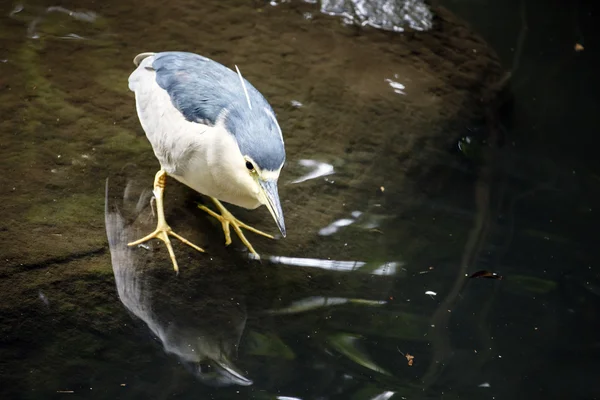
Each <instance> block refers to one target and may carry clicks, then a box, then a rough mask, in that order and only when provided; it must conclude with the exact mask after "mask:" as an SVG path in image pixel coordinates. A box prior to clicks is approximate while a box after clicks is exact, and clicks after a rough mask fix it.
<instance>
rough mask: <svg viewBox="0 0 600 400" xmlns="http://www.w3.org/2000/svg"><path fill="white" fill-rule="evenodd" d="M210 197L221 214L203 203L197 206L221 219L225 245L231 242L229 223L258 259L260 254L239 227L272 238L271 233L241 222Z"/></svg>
mask: <svg viewBox="0 0 600 400" xmlns="http://www.w3.org/2000/svg"><path fill="white" fill-rule="evenodd" d="M211 199H212V201H213V202H214V203H215V204H216V206H217V208H218V209H219V211H220V212H221V214H217V213H216V212H214V211H213V210H211V209H210V208H208V207H206V206H203V205H199V206H198V208H200V209H201V210H204V211H206V212H207V213H209V214H210V215H212V216H213V217H215V218H216V219H218V220H219V221H221V225H222V226H223V233H225V246H229V245H230V244H231V232H230V230H229V225H231V226H233V229H234V230H235V232H236V233H237V235H238V236H239V238H240V240H241V241H242V243H244V245H245V246H246V247H247V248H248V250H250V252H251V253H252V254H254V255H255V256H256V257H257V258H259V259H260V256H259V255H258V253H257V252H256V251H255V250H254V247H252V245H251V244H250V242H249V241H248V239H246V236H244V233H243V232H242V229H241V228H244V229H247V230H249V231H251V232H254V233H257V234H259V235H262V236H265V237H268V238H270V239H274V237H273V236H272V235H269V234H268V233H265V232H262V231H259V230H258V229H256V228H253V227H251V226H250V225H247V224H245V223H243V222H242V221H240V220H239V219H237V218H236V217H234V216H233V214H231V213H230V212H229V211H228V210H227V209H226V208H225V206H223V204H221V202H220V201H219V200H217V199H215V198H213V197H211Z"/></svg>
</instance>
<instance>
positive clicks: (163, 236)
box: [127, 223, 204, 272]
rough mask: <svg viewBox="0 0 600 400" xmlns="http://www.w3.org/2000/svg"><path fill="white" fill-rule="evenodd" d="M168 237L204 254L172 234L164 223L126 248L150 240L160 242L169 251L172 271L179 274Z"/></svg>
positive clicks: (192, 244) (196, 247) (184, 239)
mask: <svg viewBox="0 0 600 400" xmlns="http://www.w3.org/2000/svg"><path fill="white" fill-rule="evenodd" d="M169 235H170V236H173V237H175V238H177V239H179V240H181V241H182V242H183V243H185V244H187V245H188V246H190V247H192V248H193V249H196V250H198V251H200V252H202V253H204V250H203V249H202V248H201V247H198V246H196V245H195V244H194V243H192V242H190V241H189V240H187V239H186V238H184V237H183V236H180V235H178V234H177V233H175V232H173V230H172V229H171V227H170V226H169V225H167V224H166V223H163V224H161V223H159V224H158V225H157V227H156V230H155V231H154V232H152V233H151V234H149V235H148V236H144V237H143V238H141V239H139V240H136V241H135V242H131V243H127V245H128V246H137V245H138V244H141V243H144V242H147V241H148V240H150V239H160V240H162V241H163V242H164V243H165V245H166V246H167V250H168V251H169V256H170V257H171V261H172V262H173V269H174V270H175V272H179V266H178V265H177V259H176V258H175V253H174V252H173V246H172V245H171V240H170V239H169Z"/></svg>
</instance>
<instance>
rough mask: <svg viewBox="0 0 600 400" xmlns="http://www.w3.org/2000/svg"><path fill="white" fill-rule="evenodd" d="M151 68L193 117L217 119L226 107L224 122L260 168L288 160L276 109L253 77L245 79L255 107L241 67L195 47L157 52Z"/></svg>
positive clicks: (204, 121) (183, 110)
mask: <svg viewBox="0 0 600 400" xmlns="http://www.w3.org/2000/svg"><path fill="white" fill-rule="evenodd" d="M152 68H153V69H154V70H155V71H156V81H157V83H158V85H159V86H160V87H161V88H163V89H164V90H166V91H167V93H169V96H170V97H171V101H172V103H173V105H174V106H175V108H177V109H178V110H179V111H180V112H181V113H182V114H183V116H184V117H185V118H186V119H187V120H188V121H191V122H197V123H202V124H206V125H211V126H212V125H214V124H215V123H216V120H217V118H218V117H219V114H221V112H223V111H224V110H227V117H226V120H225V127H226V128H227V130H228V131H229V132H230V133H231V134H233V135H234V136H235V138H236V140H237V143H238V146H239V147H240V150H241V152H242V154H244V155H248V156H250V157H251V158H252V159H253V160H254V161H255V162H256V163H257V164H258V166H259V167H260V168H262V169H267V170H276V169H278V168H279V167H280V166H281V165H282V164H283V162H284V161H285V149H284V145H283V142H282V140H281V133H280V130H279V127H278V125H277V124H276V122H275V121H274V118H273V117H271V116H270V115H269V113H272V115H273V116H274V115H275V113H274V112H273V109H272V108H271V106H270V105H269V103H268V102H267V101H266V100H265V98H264V97H263V95H262V94H261V93H260V92H259V91H258V90H256V88H255V87H254V86H252V84H251V83H250V82H248V81H247V80H245V79H244V84H245V86H246V89H247V91H248V96H249V97H250V104H251V105H252V109H250V107H249V106H248V101H247V99H246V95H245V94H244V89H243V87H242V84H241V81H240V78H239V76H238V75H237V73H235V72H234V71H232V70H231V69H229V68H227V67H225V66H223V65H222V64H219V63H217V62H216V61H213V60H210V59H208V58H206V57H202V56H200V55H197V54H193V53H185V52H164V53H156V55H155V57H154V62H153V64H152Z"/></svg>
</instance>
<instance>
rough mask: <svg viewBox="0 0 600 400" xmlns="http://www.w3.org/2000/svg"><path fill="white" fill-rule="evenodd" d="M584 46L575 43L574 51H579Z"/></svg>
mask: <svg viewBox="0 0 600 400" xmlns="http://www.w3.org/2000/svg"><path fill="white" fill-rule="evenodd" d="M583 50H584V47H583V46H582V45H581V44H579V43H575V51H577V52H579V51H583Z"/></svg>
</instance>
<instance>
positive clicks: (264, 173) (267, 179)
mask: <svg viewBox="0 0 600 400" xmlns="http://www.w3.org/2000/svg"><path fill="white" fill-rule="evenodd" d="M244 161H245V162H244V168H245V169H246V173H247V174H248V175H249V176H250V178H251V179H252V186H253V193H254V194H255V196H256V198H257V200H258V201H259V202H260V203H261V204H264V205H265V206H266V207H267V209H268V210H269V212H270V213H271V215H272V216H273V219H274V220H275V223H276V224H277V227H278V228H279V231H280V232H281V234H282V235H283V237H285V234H286V232H285V222H284V219H283V211H282V209H281V201H280V200H279V191H278V189H277V181H278V179H279V173H280V171H281V168H278V169H276V170H269V169H265V168H261V167H260V163H257V162H256V161H255V160H253V159H252V157H250V156H249V155H245V156H244ZM282 166H283V164H282Z"/></svg>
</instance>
